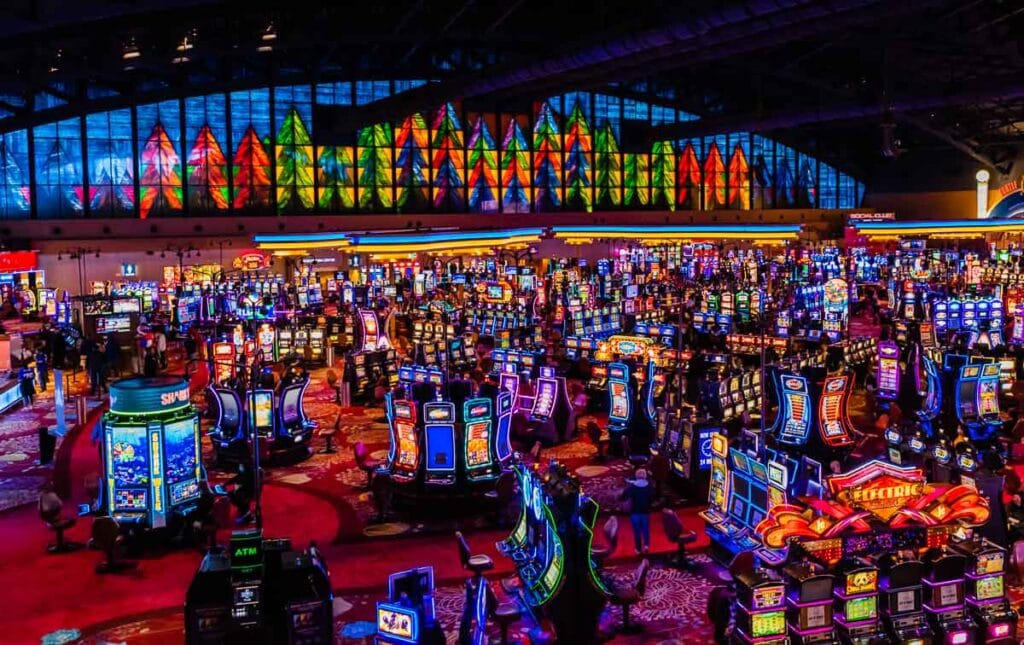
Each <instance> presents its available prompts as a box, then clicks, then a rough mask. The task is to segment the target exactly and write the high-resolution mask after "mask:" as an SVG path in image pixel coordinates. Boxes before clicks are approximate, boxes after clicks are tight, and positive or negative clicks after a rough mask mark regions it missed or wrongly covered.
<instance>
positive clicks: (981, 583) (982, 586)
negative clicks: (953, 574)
mask: <svg viewBox="0 0 1024 645" xmlns="http://www.w3.org/2000/svg"><path fill="white" fill-rule="evenodd" d="M974 592H975V595H976V596H977V598H978V600H992V599H993V598H1002V597H1003V576H991V577H988V578H979V579H978V580H977V581H976V582H975V583H974Z"/></svg>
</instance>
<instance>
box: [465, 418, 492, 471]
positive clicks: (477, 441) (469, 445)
mask: <svg viewBox="0 0 1024 645" xmlns="http://www.w3.org/2000/svg"><path fill="white" fill-rule="evenodd" d="M490 425H491V422H490V421H471V422H469V423H467V424H466V467H467V468H478V467H480V466H486V465H488V464H490V463H491V457H490V450H489V446H488V443H489V441H488V439H489V434H490Z"/></svg>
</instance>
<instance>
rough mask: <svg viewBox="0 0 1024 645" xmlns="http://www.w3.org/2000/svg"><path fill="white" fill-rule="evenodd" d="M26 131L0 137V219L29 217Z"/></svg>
mask: <svg viewBox="0 0 1024 645" xmlns="http://www.w3.org/2000/svg"><path fill="white" fill-rule="evenodd" d="M28 163H29V154H28V130H18V131H16V132H8V133H6V134H3V135H0V218H3V219H22V218H26V217H28V216H29V211H30V203H29V196H30V191H29V186H28V179H29V177H28Z"/></svg>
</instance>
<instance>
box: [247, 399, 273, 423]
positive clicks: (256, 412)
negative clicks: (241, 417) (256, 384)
mask: <svg viewBox="0 0 1024 645" xmlns="http://www.w3.org/2000/svg"><path fill="white" fill-rule="evenodd" d="M250 405H251V406H252V407H251V409H250V414H251V415H252V422H253V425H254V426H255V427H256V428H259V429H261V430H269V429H272V428H273V427H274V393H273V391H270V390H257V391H256V392H253V393H252V398H251V399H250Z"/></svg>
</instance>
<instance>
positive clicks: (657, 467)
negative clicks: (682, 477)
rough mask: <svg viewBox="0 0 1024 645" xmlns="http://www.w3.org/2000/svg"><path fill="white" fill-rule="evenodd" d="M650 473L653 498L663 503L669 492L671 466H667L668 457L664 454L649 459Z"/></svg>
mask: <svg viewBox="0 0 1024 645" xmlns="http://www.w3.org/2000/svg"><path fill="white" fill-rule="evenodd" d="M650 471H651V480H652V482H653V483H654V494H655V497H656V498H658V499H660V500H662V501H665V499H666V498H667V497H668V491H669V490H671V489H670V487H669V477H670V476H671V474H672V466H671V464H669V461H668V457H666V456H665V455H664V454H658V455H655V456H653V457H651V463H650Z"/></svg>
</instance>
